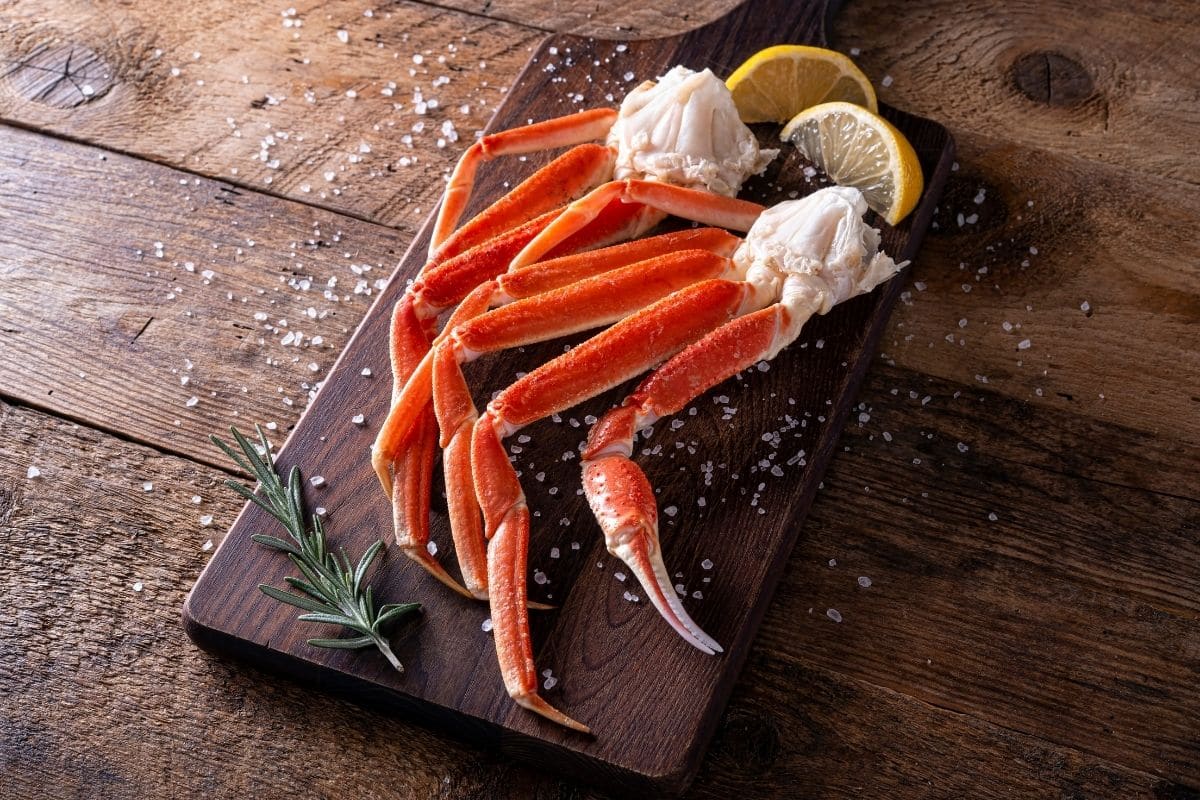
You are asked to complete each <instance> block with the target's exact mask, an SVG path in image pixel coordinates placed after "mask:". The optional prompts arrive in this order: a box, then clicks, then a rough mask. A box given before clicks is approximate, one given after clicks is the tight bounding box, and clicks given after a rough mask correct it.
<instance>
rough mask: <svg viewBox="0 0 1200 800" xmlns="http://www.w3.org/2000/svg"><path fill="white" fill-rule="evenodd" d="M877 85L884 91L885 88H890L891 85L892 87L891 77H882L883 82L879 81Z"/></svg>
mask: <svg viewBox="0 0 1200 800" xmlns="http://www.w3.org/2000/svg"><path fill="white" fill-rule="evenodd" d="M879 85H880V86H882V87H883V88H885V89H886V88H887V87H889V86H891V85H892V76H891V75H884V76H883V80H881V81H880V82H879Z"/></svg>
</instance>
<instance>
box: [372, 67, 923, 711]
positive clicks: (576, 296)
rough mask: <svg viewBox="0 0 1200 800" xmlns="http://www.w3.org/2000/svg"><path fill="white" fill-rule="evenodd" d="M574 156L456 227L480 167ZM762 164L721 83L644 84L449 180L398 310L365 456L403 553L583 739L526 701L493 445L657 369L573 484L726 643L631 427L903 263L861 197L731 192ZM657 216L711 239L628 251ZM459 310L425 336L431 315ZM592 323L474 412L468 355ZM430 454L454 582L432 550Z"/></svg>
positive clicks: (689, 632)
mask: <svg viewBox="0 0 1200 800" xmlns="http://www.w3.org/2000/svg"><path fill="white" fill-rule="evenodd" d="M597 140H603V141H604V144H598V143H595V142H596V141H597ZM565 146H570V147H571V149H570V150H568V151H567V152H566V153H565V154H563V155H561V156H559V157H558V158H557V159H555V160H554V161H552V162H551V163H550V164H549V165H547V166H546V167H544V168H543V169H541V170H539V171H538V172H536V173H535V174H534V175H532V176H531V177H530V178H528V179H527V180H526V181H525V182H524V183H521V184H520V185H518V186H517V187H516V188H514V189H513V190H512V191H511V192H509V193H508V194H506V195H505V196H503V197H501V198H500V199H499V200H497V201H496V202H494V203H493V204H492V205H491V206H489V207H488V208H487V209H485V210H484V211H483V212H481V213H480V214H478V215H477V216H475V217H474V218H472V219H471V220H469V221H468V222H466V223H465V224H463V225H461V226H460V225H459V222H460V220H461V217H462V215H463V211H464V209H465V207H466V205H467V203H468V200H469V198H470V195H471V192H472V188H473V184H474V178H475V173H476V170H477V168H478V167H479V166H480V165H481V164H482V163H483V162H486V161H489V160H491V159H494V158H498V157H501V156H508V155H516V154H521V153H530V152H535V151H540V150H546V149H550V148H558V147H565ZM775 153H776V151H770V150H762V149H760V148H759V146H758V143H757V140H756V139H755V137H754V135H753V133H752V132H751V131H750V130H749V129H748V128H747V127H746V126H745V125H744V124H742V122H741V120H740V119H739V118H738V114H737V110H736V108H735V107H734V104H733V101H732V99H731V97H730V95H729V92H728V90H727V89H726V87H725V84H724V83H722V82H721V81H720V80H719V79H717V78H716V77H715V76H714V75H713V74H712V73H711V72H709V71H708V70H704V71H702V72H693V71H691V70H689V69H686V68H684V67H675V68H674V69H672V70H670V71H669V72H667V73H666V74H665V75H664V76H662V77H661V78H660V79H659V80H658V81H656V82H646V83H644V84H642V85H641V86H639V87H637V88H636V89H634V90H633V91H632V92H630V94H629V95H628V96H627V97H626V98H625V100H624V102H623V103H622V104H621V107H620V108H619V109H618V110H613V109H595V110H589V111H584V112H581V113H577V114H573V115H571V116H567V117H562V118H559V119H552V120H548V121H545V122H539V123H535V124H531V125H528V126H525V127H521V128H516V129H512V130H508V131H503V132H500V133H495V134H491V135H488V136H484V137H483V138H482V139H480V140H479V141H477V142H476V143H475V144H473V145H472V146H471V147H470V148H468V150H467V151H466V152H465V153H464V155H463V156H462V158H461V160H460V161H459V163H458V166H457V167H456V169H455V170H454V172H453V174H452V176H451V178H450V181H449V185H448V186H447V188H446V192H445V195H444V198H443V201H442V206H441V210H440V213H439V216H438V219H437V221H436V224H435V229H434V234H433V239H432V244H431V249H430V255H429V260H428V263H427V264H426V266H425V267H424V268H423V270H422V271H421V273H420V275H419V276H418V277H417V279H416V280H415V281H414V282H413V284H412V285H411V286H410V287H409V289H408V291H407V292H406V293H405V295H404V296H403V298H402V299H401V300H400V301H399V302H398V303H397V305H396V307H395V310H394V313H393V317H392V329H391V359H392V369H393V376H394V382H393V393H392V405H391V410H390V413H389V415H388V417H387V420H386V421H385V422H384V424H383V426H382V427H381V429H380V431H379V434H378V437H377V439H376V442H375V445H374V447H373V450H372V462H373V466H374V468H375V471H376V473H377V475H378V477H379V479H380V481H381V483H382V484H383V487H384V490H385V491H386V492H387V494H388V496H389V497H390V499H391V502H392V505H393V517H394V522H395V529H396V540H397V542H398V544H399V545H400V547H401V548H402V549H403V550H404V552H406V553H407V554H408V555H409V557H411V558H412V559H413V560H414V561H416V562H418V563H419V564H421V565H422V566H423V567H424V568H425V569H426V570H428V571H429V572H430V573H431V574H432V575H434V576H435V577H436V578H438V579H439V580H440V581H442V582H443V583H444V584H446V585H447V586H449V587H451V588H453V589H454V590H456V591H458V592H461V593H462V594H464V595H466V596H468V597H472V598H478V599H481V600H483V599H486V600H487V601H488V602H489V603H490V606H491V614H492V622H493V630H494V632H495V643H496V652H497V656H498V658H499V662H500V668H501V673H502V675H503V679H504V684H505V687H506V688H507V690H508V693H509V694H510V696H511V697H512V698H513V699H514V700H515V701H516V702H517V703H519V704H520V705H522V706H524V707H525V708H527V709H530V710H532V711H534V712H536V713H538V714H541V715H542V716H544V717H546V718H548V719H550V720H553V721H554V722H557V723H559V724H562V725H565V726H567V727H570V728H573V729H575V730H579V731H587V728H586V726H584V725H582V724H581V723H579V722H577V721H575V720H574V719H572V718H571V717H569V716H567V715H566V714H564V713H562V712H561V711H559V710H558V709H556V708H554V707H553V706H552V705H550V704H549V703H548V702H547V701H546V700H545V699H544V698H542V697H541V696H540V695H539V694H538V687H537V673H536V670H535V668H534V660H533V653H532V647H531V642H530V633H529V620H528V610H529V608H530V607H531V606H534V605H535V604H532V603H530V602H529V601H528V598H527V591H526V560H527V559H526V552H527V549H528V543H529V535H530V511H529V508H528V505H527V503H526V500H525V494H524V492H523V491H522V488H521V484H520V482H519V480H518V477H517V474H516V472H515V471H514V469H513V466H512V464H511V463H510V461H509V458H508V455H507V453H506V452H505V450H504V447H503V440H504V439H505V437H507V436H510V435H511V434H513V433H514V432H515V431H517V430H519V429H520V428H521V427H522V426H525V425H529V424H530V423H532V422H535V421H537V420H539V419H542V418H544V417H547V416H550V415H552V414H554V413H557V412H560V411H563V410H565V409H567V408H570V407H571V406H573V405H575V404H577V403H579V402H582V401H583V400H585V399H587V398H589V397H593V396H595V395H597V394H599V393H601V392H603V391H605V390H608V389H610V388H612V387H614V386H617V385H619V384H621V383H623V382H625V381H627V380H629V379H631V378H633V377H636V376H637V375H639V374H641V373H643V372H646V371H647V370H652V369H653V372H651V374H650V375H649V377H647V378H646V379H645V380H644V381H643V382H642V383H641V385H640V386H638V388H637V389H636V390H635V391H634V392H633V393H632V394H630V395H629V397H628V398H627V399H626V400H625V401H624V403H622V404H621V405H620V406H618V407H617V408H614V409H613V410H611V411H610V412H608V413H607V414H606V415H605V416H604V417H603V418H602V419H600V420H599V421H598V422H597V423H596V424H595V425H594V427H593V428H592V430H591V433H590V436H589V438H588V441H587V445H586V447H585V450H584V453H583V487H584V490H585V493H586V495H587V499H588V502H589V504H590V506H591V508H592V511H593V512H594V514H595V517H596V521H597V523H598V524H599V527H600V529H601V530H602V531H603V533H604V536H605V540H606V543H607V546H608V549H609V551H610V552H611V553H612V554H613V555H615V556H617V557H618V558H620V559H621V560H622V561H624V562H625V563H626V564H627V565H628V566H629V568H630V570H631V571H632V572H633V574H634V575H635V576H636V577H637V579H638V580H639V581H640V582H641V584H642V586H643V587H644V588H645V591H646V592H647V595H648V597H649V598H650V600H651V602H652V603H653V604H654V606H655V608H656V609H657V610H658V611H659V613H660V614H661V615H662V617H663V619H664V620H666V622H667V623H668V624H669V625H670V626H671V627H672V628H673V629H674V630H675V631H677V632H678V633H679V635H680V636H682V637H683V638H684V639H685V640H687V641H688V642H689V643H691V644H692V645H694V646H695V647H696V648H697V649H699V650H701V651H703V652H705V653H709V654H712V653H717V652H720V651H721V647H720V645H719V644H718V643H717V642H716V641H715V640H714V639H712V638H711V637H710V636H708V635H707V634H705V633H704V632H703V631H702V630H701V629H700V628H699V626H698V625H696V624H695V623H694V622H693V621H692V619H691V617H689V616H688V613H687V611H686V610H685V608H684V606H683V604H682V603H681V601H680V599H679V597H678V596H677V595H676V593H675V591H674V590H673V588H672V585H671V581H670V578H669V575H668V572H667V569H666V566H665V565H664V563H663V559H662V555H661V551H660V548H659V540H658V519H657V509H656V504H655V499H654V492H653V489H652V488H651V486H650V483H649V481H648V480H647V478H646V475H645V473H644V472H643V471H642V470H641V468H640V467H638V465H637V464H636V463H635V462H634V461H633V460H632V451H633V439H634V435H635V433H636V431H638V430H639V429H641V428H643V427H646V426H648V425H650V424H652V423H653V422H654V421H655V420H657V419H660V418H662V417H664V416H667V415H670V414H674V413H676V412H678V411H679V410H681V409H682V408H684V407H685V405H686V404H688V403H689V402H690V401H691V400H692V399H694V398H695V397H697V396H698V395H700V394H702V393H703V392H705V391H706V390H707V389H709V388H710V387H712V386H714V385H716V384H717V383H719V382H720V381H722V380H725V379H726V378H728V377H730V376H732V375H734V374H736V373H737V372H740V371H741V370H743V369H745V368H747V367H749V366H751V365H753V364H755V363H756V362H758V361H761V360H764V359H771V358H773V357H774V356H775V355H776V354H778V353H779V352H780V351H781V350H782V349H783V348H785V347H786V346H787V345H788V344H790V343H791V342H792V341H794V340H795V339H796V337H797V336H798V335H799V333H800V330H801V328H802V326H803V325H804V323H805V321H806V320H808V319H809V318H810V317H811V316H812V315H814V314H823V313H825V312H827V311H829V309H830V308H832V307H833V306H835V305H836V304H838V303H840V302H842V301H844V300H847V299H849V298H850V297H853V296H855V295H858V294H862V293H864V292H869V291H871V290H872V289H873V288H874V287H875V286H877V285H879V284H880V283H882V282H883V281H886V280H887V279H888V278H890V277H891V276H892V275H893V274H895V273H896V272H897V271H898V270H899V269H900V267H901V266H902V265H897V264H896V263H895V262H894V261H893V260H892V259H891V258H889V257H888V256H887V255H886V254H885V253H883V252H881V251H880V249H879V234H878V231H876V230H874V229H872V228H871V227H870V226H868V225H867V224H866V223H864V221H863V215H864V213H865V212H866V210H867V206H866V203H865V201H864V200H863V198H862V195H861V194H860V193H859V191H858V190H857V189H853V188H846V187H830V188H827V189H823V190H820V191H818V192H816V193H814V194H811V195H809V196H807V197H805V198H803V199H800V200H795V201H788V202H784V203H780V204H778V205H776V206H773V207H771V208H763V207H762V206H760V205H758V204H756V203H752V202H748V201H745V200H740V199H737V197H736V195H737V193H738V191H739V190H740V189H741V187H742V184H743V183H744V182H745V180H746V179H747V178H748V177H750V176H751V175H754V174H756V173H758V172H760V171H761V170H762V169H763V168H764V167H765V166H766V164H767V163H768V162H769V161H770V159H771V158H772V157H774V155H775ZM667 215H674V216H678V217H682V218H685V219H688V220H693V221H695V222H698V223H701V224H703V225H706V226H712V227H701V228H693V229H691V230H685V231H682V232H678V233H670V234H664V235H659V236H653V237H649V238H643V239H637V238H636V237H638V236H639V235H641V234H642V233H645V232H646V231H648V230H649V229H650V228H652V227H653V226H654V225H656V224H657V223H658V222H660V221H661V220H662V219H663V218H664V217H666V216H667ZM728 230H733V231H739V232H742V233H744V234H745V237H744V238H742V239H739V238H738V237H737V236H734V235H733V234H731V233H729V232H727V231H728ZM622 242H623V243H622ZM450 309H453V311H452V313H451V315H450V319H449V321H448V322H447V324H446V325H445V326H444V328H443V329H442V330H441V331H440V332H438V331H437V330H436V328H435V325H436V319H437V317H438V315H439V314H441V313H442V312H444V311H447V310H450ZM604 326H608V327H604ZM601 327H603V328H604V329H603V330H602V331H601V332H599V333H597V334H596V335H595V336H593V337H592V338H590V339H588V340H587V341H586V342H584V343H583V344H581V345H579V346H577V347H574V348H573V349H571V350H569V351H568V352H566V353H564V354H563V355H561V356H559V357H557V358H554V359H552V360H551V361H549V362H547V363H545V364H543V365H541V366H540V367H538V368H537V369H535V370H534V371H532V372H530V373H529V374H527V375H525V376H524V377H522V378H520V379H519V380H517V381H516V382H515V383H513V384H512V385H510V386H508V387H507V388H505V389H504V390H503V391H501V392H500V393H499V394H497V395H496V396H495V397H494V398H493V399H492V401H491V402H490V403H489V404H488V405H487V407H486V408H485V409H484V410H483V412H482V414H481V413H480V412H479V410H478V409H477V408H476V407H475V405H474V402H473V401H472V398H471V393H470V391H469V387H468V385H467V383H466V380H465V378H464V376H463V372H462V365H463V364H464V363H465V362H467V361H470V360H472V359H476V358H479V357H480V356H482V355H483V354H485V353H490V352H496V351H499V350H503V349H506V348H511V347H517V346H521V345H525V344H531V343H534V342H539V341H545V340H547V339H551V338H555V337H559V336H564V335H567V334H571V333H576V332H580V331H586V330H591V329H595V328H601ZM439 432H440V436H439ZM439 446H440V447H441V448H442V450H443V465H444V473H445V481H446V495H447V498H448V508H449V516H450V520H451V527H452V535H453V537H454V543H455V549H456V552H457V554H458V560H459V566H460V568H461V572H462V577H463V581H462V583H461V584H460V583H459V582H457V581H455V580H454V579H453V578H452V577H451V576H450V575H449V574H448V573H447V572H446V570H445V569H444V568H443V567H442V565H441V564H440V563H439V562H438V561H437V559H436V558H435V557H434V556H433V555H431V553H430V550H429V548H428V547H427V545H428V542H429V527H428V514H429V498H430V492H431V482H432V469H433V462H434V457H435V454H436V449H437V448H438V447H439Z"/></svg>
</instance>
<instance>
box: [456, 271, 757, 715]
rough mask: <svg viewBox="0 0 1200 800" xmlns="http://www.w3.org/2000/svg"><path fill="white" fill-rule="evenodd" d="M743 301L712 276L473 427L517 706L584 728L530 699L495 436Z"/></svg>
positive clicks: (519, 537)
mask: <svg viewBox="0 0 1200 800" xmlns="http://www.w3.org/2000/svg"><path fill="white" fill-rule="evenodd" d="M746 296H747V288H746V284H744V283H740V282H737V281H726V280H716V279H714V280H706V281H702V282H700V283H697V284H694V285H692V286H689V287H687V288H686V289H682V290H680V291H678V292H675V293H674V294H672V295H670V296H669V297H666V298H664V299H662V300H660V301H658V302H657V303H655V304H654V305H652V306H650V307H648V308H646V309H644V310H642V311H641V312H639V313H637V314H634V315H633V316H631V317H628V318H626V319H624V320H622V321H621V322H619V323H617V324H616V325H614V326H613V327H611V328H609V329H608V330H606V331H603V332H602V333H599V334H597V335H596V336H594V337H593V338H592V339H590V340H588V341H587V342H585V343H583V344H581V345H579V346H578V347H576V348H574V349H573V350H571V351H569V352H567V353H564V354H563V355H561V356H559V357H558V358H556V359H554V360H552V361H550V362H548V363H546V364H544V365H543V366H541V367H539V368H538V369H536V370H534V371H533V372H531V373H529V374H528V375H526V376H525V377H524V378H521V379H520V380H518V381H516V382H515V383H514V384H512V385H511V386H510V387H509V388H508V389H506V390H504V391H503V392H501V393H500V394H499V395H498V396H497V397H496V398H495V399H494V400H492V402H491V403H489V404H488V408H487V411H486V412H484V414H483V416H481V417H480V418H479V419H478V421H477V422H476V423H475V430H474V433H473V435H472V441H471V455H472V461H473V465H472V467H473V472H474V478H475V491H476V492H478V494H479V505H480V508H481V509H482V511H483V518H484V533H485V535H486V536H487V537H488V595H489V599H490V602H491V610H492V624H493V630H494V631H495V637H496V655H497V657H498V659H499V661H500V672H501V675H502V676H503V678H504V685H505V688H507V690H508V693H509V695H510V696H511V697H512V698H513V699H514V700H516V702H517V703H518V704H520V705H521V706H524V707H525V708H528V709H529V710H531V711H534V712H536V713H538V714H541V715H542V716H544V717H547V718H548V719H551V720H553V721H555V722H558V723H559V724H562V725H566V726H567V727H570V728H574V729H575V730H586V728H585V727H584V726H583V725H581V724H580V723H578V722H576V721H575V720H573V719H571V718H570V717H567V716H566V715H564V714H563V713H562V712H560V711H558V710H557V709H555V708H554V707H553V706H551V705H550V704H549V703H547V702H546V701H545V700H544V699H542V698H541V697H540V696H538V693H537V673H536V671H535V669H534V663H533V648H532V644H531V641H530V636H529V615H528V613H527V611H526V610H525V600H526V591H525V578H526V576H525V568H526V558H527V551H528V546H529V509H528V507H527V505H526V501H525V493H524V491H523V490H522V489H521V484H520V482H519V481H518V480H517V475H516V472H515V471H514V470H513V466H512V464H511V463H510V462H509V460H508V455H507V453H506V452H505V450H504V446H503V444H502V443H501V440H502V439H503V438H504V437H505V436H507V435H509V434H510V433H512V432H514V431H516V430H517V429H518V428H520V427H521V426H523V425H527V424H529V423H531V422H534V421H536V420H538V419H541V418H542V417H545V416H549V415H550V414H553V413H555V412H557V411H561V410H564V409H566V408H570V407H571V406H573V405H575V404H576V403H579V402H581V401H582V400H585V399H587V398H588V397H592V396H595V395H596V394H599V393H600V392H602V391H604V390H606V389H609V388H611V387H613V386H616V385H618V384H619V383H621V382H623V381H625V380H628V379H629V378H631V377H633V376H635V375H637V374H639V373H641V372H644V371H645V370H646V369H649V368H650V367H651V366H653V365H654V364H656V363H658V362H659V361H661V360H663V359H664V358H667V357H669V356H671V355H672V354H674V353H676V352H678V351H679V350H680V349H682V348H683V347H685V346H686V345H687V344H689V343H690V342H693V341H695V340H696V339H698V338H699V337H701V336H703V335H704V334H705V333H707V332H708V331H710V330H712V329H714V328H716V327H718V326H719V325H721V324H722V323H724V322H726V321H727V320H729V318H730V317H732V316H733V315H734V314H735V313H736V312H737V311H738V310H739V308H740V307H741V305H742V303H743V302H744V300H745V299H746Z"/></svg>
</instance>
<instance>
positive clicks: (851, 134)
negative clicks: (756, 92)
mask: <svg viewBox="0 0 1200 800" xmlns="http://www.w3.org/2000/svg"><path fill="white" fill-rule="evenodd" d="M779 137H780V138H781V139H783V140H784V141H789V142H791V143H792V144H794V145H795V146H796V149H798V150H799V151H800V152H801V153H802V154H803V155H804V157H805V158H807V159H808V160H809V161H811V162H813V164H815V165H816V166H817V167H819V168H820V169H821V170H822V171H823V172H824V173H825V174H826V175H828V176H829V177H830V179H832V180H833V181H835V182H836V183H838V184H839V185H841V186H854V187H856V188H857V189H859V190H860V191H861V192H862V193H863V197H864V198H866V201H867V205H869V206H870V207H871V209H872V210H874V211H875V212H876V213H877V214H879V215H880V216H881V217H883V218H884V220H886V221H887V223H888V224H889V225H895V224H896V223H898V222H899V221H900V220H902V219H904V218H905V217H906V216H908V213H909V212H910V211H912V210H913V208H915V207H916V205H917V200H919V199H920V197H921V190H922V189H923V188H924V186H925V179H924V177H923V176H922V174H921V164H920V162H919V161H918V160H917V154H916V151H914V150H913V148H912V145H911V144H909V143H908V139H905V138H904V134H902V133H901V132H900V131H898V130H896V128H895V127H893V126H892V124H891V123H889V122H888V121H887V120H885V119H884V118H883V117H881V116H879V115H878V114H875V113H874V112H871V111H868V110H867V109H865V108H863V107H862V106H858V105H855V104H853V103H822V104H821V105H818V106H813V107H812V108H809V109H806V110H804V111H801V112H800V113H799V114H797V115H796V116H794V117H792V119H791V121H790V122H788V124H787V125H785V126H784V128H783V132H782V133H780V135H779Z"/></svg>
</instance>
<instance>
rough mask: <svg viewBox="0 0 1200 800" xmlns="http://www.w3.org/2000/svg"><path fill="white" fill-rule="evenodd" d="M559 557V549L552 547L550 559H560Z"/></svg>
mask: <svg viewBox="0 0 1200 800" xmlns="http://www.w3.org/2000/svg"><path fill="white" fill-rule="evenodd" d="M558 556H559V552H558V548H557V547H551V548H550V557H551V558H558Z"/></svg>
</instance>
